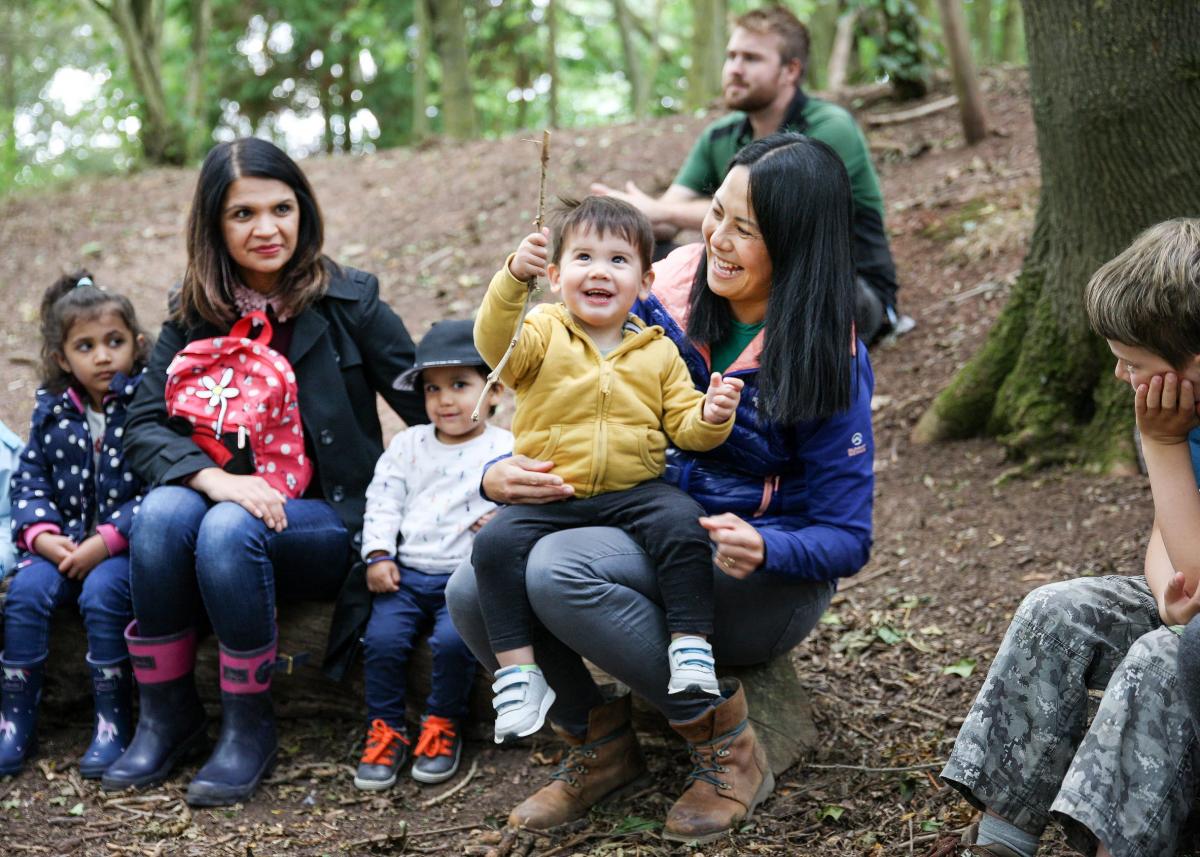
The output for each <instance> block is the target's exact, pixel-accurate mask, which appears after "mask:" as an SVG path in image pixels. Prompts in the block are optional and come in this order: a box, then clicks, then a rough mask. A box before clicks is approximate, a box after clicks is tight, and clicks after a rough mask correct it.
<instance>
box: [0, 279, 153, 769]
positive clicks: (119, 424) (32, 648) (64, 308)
mask: <svg viewBox="0 0 1200 857" xmlns="http://www.w3.org/2000/svg"><path fill="white" fill-rule="evenodd" d="M41 321H42V354H41V356H42V388H41V389H39V390H38V392H37V402H36V404H35V405H34V409H33V419H32V421H31V425H30V430H29V443H28V444H27V445H26V447H25V450H24V451H23V452H22V453H21V457H20V460H19V462H18V465H17V467H16V468H15V470H14V472H13V478H12V491H11V497H12V500H11V502H12V525H13V537H14V541H15V542H16V545H17V548H18V549H19V550H20V551H21V553H20V555H19V558H18V561H17V566H16V570H15V572H14V576H13V578H12V584H11V586H10V588H9V590H8V597H7V599H6V600H5V602H4V649H3V652H2V653H0V667H2V668H3V680H2V685H0V686H2V688H3V695H2V698H0V775H7V774H14V773H16V772H17V771H19V770H20V769H21V767H22V765H23V764H24V762H25V759H26V758H27V757H28V756H29V754H30V753H31V752H32V750H33V749H34V747H35V745H36V743H37V742H36V726H37V710H38V703H39V702H40V699H41V691H42V677H43V675H44V672H45V662H46V655H47V653H48V651H49V647H48V641H49V634H50V617H51V615H52V614H53V613H54V611H55V609H56V608H58V607H60V606H62V605H65V604H67V603H71V602H73V603H77V604H78V605H79V610H80V612H81V613H82V614H83V624H84V628H85V629H86V631H87V640H88V655H87V661H88V664H89V666H90V667H91V671H92V687H93V693H94V699H95V707H96V711H95V718H94V726H95V728H94V734H93V737H92V743H91V746H89V747H88V749H87V751H86V752H85V753H84V755H83V758H82V759H81V760H80V763H79V769H80V773H82V774H83V776H85V777H93V778H95V777H99V776H100V775H101V774H103V773H104V769H105V768H107V767H108V765H109V764H111V763H112V762H113V761H115V760H116V759H117V757H118V756H120V755H121V753H123V752H124V750H125V747H126V745H127V744H128V742H129V738H130V732H131V724H130V710H129V709H130V695H131V689H132V680H131V675H130V669H129V653H128V651H127V650H126V648H125V639H124V630H125V626H126V625H127V624H128V623H129V621H130V620H131V619H132V618H133V616H132V614H133V610H132V607H131V606H130V600H129V554H128V551H127V548H128V544H129V542H128V539H129V531H130V525H131V524H132V523H133V517H134V515H135V514H136V513H137V510H138V504H139V503H140V502H141V498H142V491H143V488H144V486H143V485H142V483H141V480H139V479H138V477H137V476H136V475H135V474H134V473H133V471H132V470H131V469H130V468H129V467H128V466H127V465H126V463H125V455H124V449H123V443H122V439H121V435H122V434H123V433H124V425H125V409H126V407H127V406H128V404H129V401H130V400H131V399H132V398H133V393H134V390H135V389H136V388H137V384H138V381H139V380H140V378H141V372H142V370H143V368H144V367H145V365H146V357H147V354H148V353H149V350H148V349H149V344H148V342H147V340H146V336H145V335H144V334H143V333H142V331H141V328H140V327H139V326H138V323H137V317H136V315H135V314H134V311H133V306H132V305H131V304H130V302H129V300H128V299H127V298H124V297H121V296H120V295H116V294H113V293H111V292H106V291H103V290H101V289H99V288H97V287H96V286H95V285H94V284H93V283H92V278H91V276H90V275H88V274H87V273H86V272H80V273H78V274H75V275H71V276H66V277H63V278H61V279H60V280H59V281H58V282H56V283H55V284H54V285H53V286H51V287H50V288H49V289H47V290H46V294H45V295H44V296H43V298H42V313H41Z"/></svg>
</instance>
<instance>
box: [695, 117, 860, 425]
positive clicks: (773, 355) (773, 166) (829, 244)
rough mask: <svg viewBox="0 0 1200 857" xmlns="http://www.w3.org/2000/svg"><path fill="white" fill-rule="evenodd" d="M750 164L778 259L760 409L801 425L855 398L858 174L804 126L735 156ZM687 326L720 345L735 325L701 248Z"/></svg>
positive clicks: (753, 192)
mask: <svg viewBox="0 0 1200 857" xmlns="http://www.w3.org/2000/svg"><path fill="white" fill-rule="evenodd" d="M743 166H744V167H749V169H750V181H749V186H750V189H749V193H750V206H751V208H752V209H753V210H754V216H755V219H756V220H757V221H758V227H759V231H760V233H761V234H762V239H763V242H764V243H765V244H766V248H767V254H768V256H770V259H771V271H772V278H771V293H770V296H769V297H768V298H767V314H766V319H765V322H766V324H765V325H764V331H765V333H764V340H763V350H762V355H761V357H760V358H759V365H760V368H759V372H758V387H759V412H760V413H761V414H762V416H763V417H764V418H766V419H767V420H769V421H770V422H774V423H779V424H782V425H792V424H795V423H798V422H803V421H805V420H814V419H824V418H827V417H830V416H832V415H834V414H836V413H839V412H841V411H844V410H846V409H847V408H848V407H849V406H850V395H851V370H852V367H853V366H854V343H853V339H852V330H853V322H854V295H855V292H854V289H855V285H854V276H855V273H854V270H855V269H854V259H853V257H852V255H851V249H850V240H851V239H850V236H851V221H852V216H853V199H852V197H851V194H850V178H849V176H848V175H847V174H846V168H845V167H844V166H843V165H842V161H841V159H840V158H839V157H838V156H837V154H836V153H835V152H834V151H833V149H831V148H830V147H829V146H827V145H825V144H824V143H822V142H820V141H819V140H813V139H811V138H809V137H804V136H802V135H800V134H772V135H771V136H769V137H764V138H762V139H761V140H756V141H754V142H753V143H751V144H750V145H748V146H746V147H745V148H744V149H742V150H741V151H740V152H738V154H737V155H736V156H735V157H734V159H733V162H732V163H731V164H730V167H729V168H730V169H733V168H734V167H743ZM690 300H691V314H690V316H689V317H688V325H687V328H688V329H687V333H688V336H689V337H690V338H691V339H692V340H693V341H696V342H700V343H706V344H709V345H711V344H714V343H717V342H721V341H722V340H724V339H725V338H726V337H727V336H728V335H729V333H730V330H731V326H732V325H731V315H732V314H731V311H730V307H729V302H728V301H727V300H726V299H725V298H723V297H721V296H720V295H717V294H714V293H713V292H712V291H710V290H709V288H708V262H707V259H706V257H705V255H704V254H701V257H700V265H699V267H698V268H697V269H696V276H695V279H694V280H693V281H692V291H691V298H690Z"/></svg>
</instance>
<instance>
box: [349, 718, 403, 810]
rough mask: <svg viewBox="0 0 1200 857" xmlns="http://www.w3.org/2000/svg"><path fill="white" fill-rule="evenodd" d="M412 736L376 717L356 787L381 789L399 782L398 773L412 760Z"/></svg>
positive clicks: (365, 789)
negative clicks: (409, 738)
mask: <svg viewBox="0 0 1200 857" xmlns="http://www.w3.org/2000/svg"><path fill="white" fill-rule="evenodd" d="M408 743H409V742H408V736H407V735H405V734H404V733H403V732H400V731H397V730H395V729H393V728H392V727H391V726H388V724H387V723H385V722H384V721H382V720H372V721H371V728H370V730H369V731H368V732H367V745H366V748H365V749H364V750H363V754H362V759H360V760H359V763H358V770H357V771H356V772H355V774H354V787H355V788H357V789H361V790H363V791H366V792H379V791H383V790H384V789H390V788H391V787H392V786H394V785H395V784H396V776H397V774H398V773H399V771H400V769H401V768H402V767H404V763H405V762H406V761H408Z"/></svg>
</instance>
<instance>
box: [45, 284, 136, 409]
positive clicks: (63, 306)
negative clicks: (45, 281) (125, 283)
mask: <svg viewBox="0 0 1200 857" xmlns="http://www.w3.org/2000/svg"><path fill="white" fill-rule="evenodd" d="M110 312H112V313H116V314H117V315H118V316H119V317H120V319H121V321H123V322H124V323H125V326H126V327H128V328H129V332H130V333H131V334H132V335H133V348H134V354H133V372H139V371H141V370H142V369H144V368H145V367H146V363H147V362H148V361H149V359H150V346H151V344H152V343H151V339H150V337H149V336H147V335H146V333H145V331H143V330H142V327H141V325H139V324H138V320H137V313H136V312H134V311H133V304H131V303H130V302H129V298H127V297H125V296H124V295H118V294H116V293H114V292H106V291H104V290H103V289H101V288H98V287H97V286H96V285H95V284H94V283H93V281H92V275H91V273H89V272H88V271H82V270H81V271H76V272H75V273H73V274H64V275H63V276H61V277H59V278H58V279H57V280H56V281H55V282H54V285H52V286H50V288H48V289H46V292H45V294H43V295H42V310H41V320H42V386H43V387H45V388H46V389H47V390H49V391H50V392H52V393H61V392H62V391H63V390H65V389H67V387H69V386H70V385H71V382H72V381H74V380H75V379H74V378H73V377H72V375H71V373H70V372H68V371H67V370H66V369H63V368H62V367H61V366H60V365H58V358H59V357H62V356H63V346H64V345H65V344H66V341H67V337H68V336H69V335H70V333H71V328H72V327H74V326H75V325H76V323H78V322H80V321H90V320H92V319H94V318H99V317H100V316H102V315H104V314H105V313H110Z"/></svg>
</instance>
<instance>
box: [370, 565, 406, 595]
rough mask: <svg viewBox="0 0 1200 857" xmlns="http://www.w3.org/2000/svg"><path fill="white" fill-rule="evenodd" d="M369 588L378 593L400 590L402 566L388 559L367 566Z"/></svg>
mask: <svg viewBox="0 0 1200 857" xmlns="http://www.w3.org/2000/svg"><path fill="white" fill-rule="evenodd" d="M367 589H369V590H371V591H372V592H374V593H376V594H380V593H384V592H399V591H400V566H398V565H396V563H394V562H392V561H390V560H387V561H384V562H374V563H371V564H370V565H368V566H367Z"/></svg>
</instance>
